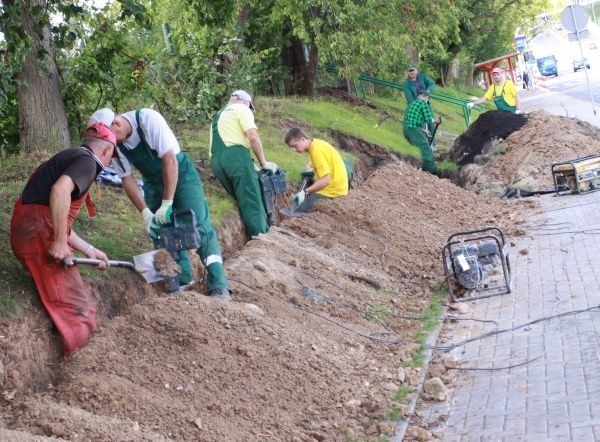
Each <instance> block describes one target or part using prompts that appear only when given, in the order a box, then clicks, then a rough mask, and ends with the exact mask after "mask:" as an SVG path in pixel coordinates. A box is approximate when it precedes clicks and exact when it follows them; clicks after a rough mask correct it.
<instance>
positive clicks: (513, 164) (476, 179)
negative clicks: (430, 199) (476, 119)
mask: <svg viewBox="0 0 600 442" xmlns="http://www.w3.org/2000/svg"><path fill="white" fill-rule="evenodd" d="M473 126H475V125H473ZM599 139H600V130H599V129H597V128H595V127H594V126H592V125H590V124H589V123H587V122H583V121H581V120H578V119H575V118H567V117H558V116H553V115H550V114H548V113H546V112H544V111H538V112H532V113H530V114H528V115H527V122H526V124H525V125H524V126H523V127H522V128H521V129H519V130H517V131H514V132H513V133H512V134H510V135H509V136H508V137H507V138H506V140H505V141H492V142H491V147H490V152H489V153H487V154H481V155H478V156H477V157H475V158H474V163H472V164H468V165H466V166H464V167H463V168H462V169H461V172H460V177H461V178H460V181H461V184H462V185H463V186H464V187H466V188H467V189H470V190H473V191H475V192H477V193H481V194H485V195H494V196H500V195H502V194H503V193H504V191H505V189H506V188H507V187H508V186H512V187H518V188H521V189H526V190H547V189H552V188H553V186H554V184H553V181H552V172H551V166H552V164H554V163H558V162H562V161H568V160H573V159H576V158H580V157H583V156H586V155H590V154H598V153H600V141H599Z"/></svg>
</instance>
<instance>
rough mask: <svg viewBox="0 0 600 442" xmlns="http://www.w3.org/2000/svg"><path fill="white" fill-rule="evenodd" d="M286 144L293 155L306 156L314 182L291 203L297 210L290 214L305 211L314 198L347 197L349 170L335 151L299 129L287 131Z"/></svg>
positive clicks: (326, 143)
mask: <svg viewBox="0 0 600 442" xmlns="http://www.w3.org/2000/svg"><path fill="white" fill-rule="evenodd" d="M284 141H285V144H287V145H288V146H290V147H291V148H292V149H293V150H294V152H298V153H304V152H306V153H308V156H309V158H310V166H311V167H312V170H313V171H314V178H315V181H314V183H313V184H311V185H310V186H309V187H307V188H305V189H303V190H301V191H300V192H298V193H296V194H295V195H294V197H293V202H294V203H295V205H297V207H296V208H295V209H294V210H293V212H292V213H301V212H308V211H309V210H310V209H312V207H313V205H314V204H315V202H316V200H317V199H320V198H338V197H340V196H345V195H347V194H348V181H349V180H348V173H349V171H348V169H347V166H346V163H345V162H344V160H343V159H342V157H341V155H340V154H339V152H338V151H337V150H335V148H334V147H333V146H332V145H331V144H329V143H328V142H326V141H323V140H319V139H317V138H314V139H311V138H309V136H308V135H307V134H306V132H304V131H303V130H302V129H300V128H298V127H294V128H292V129H290V130H289V131H288V132H287V133H286V134H285V138H284Z"/></svg>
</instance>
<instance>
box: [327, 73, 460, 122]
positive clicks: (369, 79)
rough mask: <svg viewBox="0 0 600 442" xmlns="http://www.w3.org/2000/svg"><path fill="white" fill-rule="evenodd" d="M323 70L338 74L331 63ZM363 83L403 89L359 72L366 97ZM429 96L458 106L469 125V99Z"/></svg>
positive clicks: (353, 84) (364, 93)
mask: <svg viewBox="0 0 600 442" xmlns="http://www.w3.org/2000/svg"><path fill="white" fill-rule="evenodd" d="M324 70H325V72H329V73H330V74H338V73H339V71H338V68H336V67H335V66H331V65H326V66H324ZM365 83H371V84H377V85H379V86H384V87H389V88H392V89H397V90H403V87H402V83H397V82H395V81H391V80H384V79H383V78H378V77H372V76H370V75H365V74H361V75H359V76H358V89H360V95H362V97H363V98H367V92H366V90H365ZM352 88H353V89H354V93H355V94H356V95H357V96H358V95H359V91H358V90H357V87H356V84H355V82H354V81H352ZM431 98H432V99H433V100H439V101H443V102H445V103H450V104H454V105H456V106H458V107H459V109H460V112H461V113H462V116H463V118H464V120H465V125H466V126H467V129H468V128H469V126H470V125H471V113H470V109H469V108H468V107H467V103H468V102H469V100H466V99H464V98H456V97H452V96H450V95H445V94H440V93H439V92H432V94H431Z"/></svg>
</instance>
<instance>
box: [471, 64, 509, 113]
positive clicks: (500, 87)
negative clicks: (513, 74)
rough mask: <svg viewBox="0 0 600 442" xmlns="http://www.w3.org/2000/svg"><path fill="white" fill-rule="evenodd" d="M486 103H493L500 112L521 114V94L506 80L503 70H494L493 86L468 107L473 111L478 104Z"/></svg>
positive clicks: (497, 68)
mask: <svg viewBox="0 0 600 442" xmlns="http://www.w3.org/2000/svg"><path fill="white" fill-rule="evenodd" d="M486 101H493V102H494V104H495V105H496V107H497V108H498V110H505V111H509V112H512V113H513V114H518V113H520V111H519V105H520V104H521V103H520V100H519V94H518V92H517V88H516V86H515V84H514V83H513V82H512V81H510V80H508V79H506V77H505V76H504V72H503V71H502V68H499V67H495V68H494V69H492V84H491V86H490V88H489V89H488V90H487V92H486V93H485V95H484V96H483V97H481V98H478V99H477V100H473V101H471V102H470V103H467V107H468V108H469V109H471V108H472V107H473V106H475V105H476V104H483V103H485V102H486Z"/></svg>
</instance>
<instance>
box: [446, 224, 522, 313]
mask: <svg viewBox="0 0 600 442" xmlns="http://www.w3.org/2000/svg"><path fill="white" fill-rule="evenodd" d="M442 260H443V264H444V271H445V273H446V280H447V282H448V290H449V291H450V295H451V297H452V299H453V301H463V300H466V299H477V298H483V297H487V296H493V295H499V294H503V293H509V292H510V264H509V260H508V252H507V250H506V244H505V241H504V235H503V233H502V231H501V230H500V229H499V228H497V227H486V228H483V229H479V230H471V231H465V232H458V233H455V234H454V235H452V236H450V237H449V238H448V241H447V243H446V246H445V247H444V249H443V251H442ZM452 280H454V281H455V282H456V283H457V284H458V285H459V286H460V287H462V288H464V289H465V290H466V293H464V294H463V296H461V297H459V296H458V294H457V293H455V290H454V289H453V284H452Z"/></svg>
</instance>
